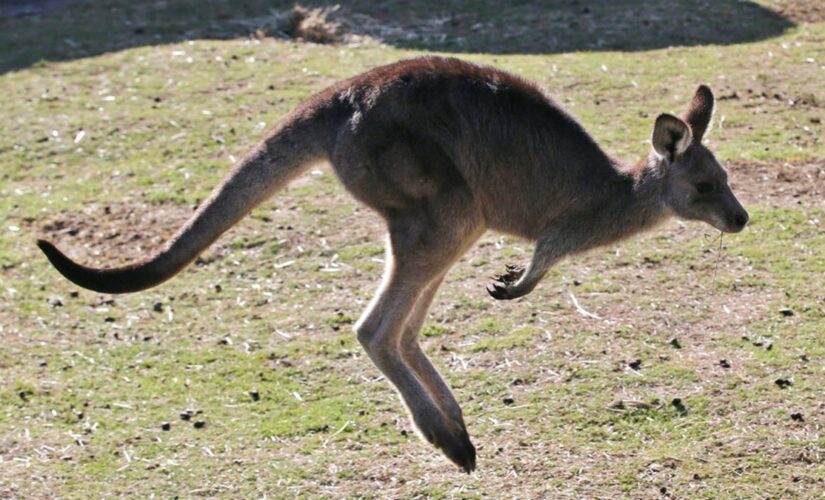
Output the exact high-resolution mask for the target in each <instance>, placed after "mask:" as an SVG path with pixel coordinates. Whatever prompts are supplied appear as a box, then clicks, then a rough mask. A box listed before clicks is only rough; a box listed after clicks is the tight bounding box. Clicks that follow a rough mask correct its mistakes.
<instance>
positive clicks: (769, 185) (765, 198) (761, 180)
mask: <svg viewBox="0 0 825 500" xmlns="http://www.w3.org/2000/svg"><path fill="white" fill-rule="evenodd" d="M728 167H729V169H730V172H731V186H732V188H733V191H734V193H736V195H737V197H739V198H740V199H741V200H742V202H743V203H755V204H760V205H768V206H793V205H798V204H801V203H805V204H810V205H819V206H822V207H825V158H819V159H817V160H813V161H810V162H804V163H782V164H776V163H761V162H741V161H734V162H731V163H730V164H729V165H728Z"/></svg>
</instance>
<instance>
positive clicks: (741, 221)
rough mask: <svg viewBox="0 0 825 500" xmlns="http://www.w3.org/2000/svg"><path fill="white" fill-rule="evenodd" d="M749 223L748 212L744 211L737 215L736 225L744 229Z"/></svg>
mask: <svg viewBox="0 0 825 500" xmlns="http://www.w3.org/2000/svg"><path fill="white" fill-rule="evenodd" d="M747 223H748V213H747V212H742V213H740V214H738V215H737V216H736V226H737V227H739V228H740V229H742V228H743V227H745V224H747Z"/></svg>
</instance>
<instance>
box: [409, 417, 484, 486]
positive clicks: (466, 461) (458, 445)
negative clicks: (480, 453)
mask: <svg viewBox="0 0 825 500" xmlns="http://www.w3.org/2000/svg"><path fill="white" fill-rule="evenodd" d="M445 424H446V425H445ZM421 432H422V434H423V435H424V437H425V438H426V439H427V441H429V442H430V443H432V444H433V445H434V446H435V447H436V448H438V449H440V450H441V451H442V452H443V453H444V455H446V456H447V458H449V459H450V461H452V462H453V463H454V464H456V465H458V466H459V467H461V468H462V469H464V472H466V473H467V474H469V473H471V472H473V470H475V468H476V448H475V446H473V443H472V442H471V441H470V435H469V434H467V428H466V427H464V424H463V423H460V422H457V421H455V420H452V419H445V420H442V421H441V422H438V423H437V424H435V425H431V426H430V427H429V428H428V429H421Z"/></svg>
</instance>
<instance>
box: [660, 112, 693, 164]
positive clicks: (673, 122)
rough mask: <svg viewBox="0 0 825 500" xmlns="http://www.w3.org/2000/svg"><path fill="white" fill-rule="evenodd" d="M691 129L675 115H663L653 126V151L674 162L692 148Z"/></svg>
mask: <svg viewBox="0 0 825 500" xmlns="http://www.w3.org/2000/svg"><path fill="white" fill-rule="evenodd" d="M691 137H692V136H691V132H690V127H688V125H687V123H685V122H683V121H682V120H680V119H678V118H676V117H675V116H673V115H669V114H667V113H663V114H661V115H659V117H658V118H656V124H655V125H654V126H653V138H652V140H651V142H652V143H653V149H654V150H655V151H656V153H657V154H659V155H660V156H663V157H665V158H667V159H668V161H671V162H672V161H673V160H675V159H676V157H677V156H679V155H680V154H682V153H684V152H685V150H686V149H687V148H688V146H690V141H691Z"/></svg>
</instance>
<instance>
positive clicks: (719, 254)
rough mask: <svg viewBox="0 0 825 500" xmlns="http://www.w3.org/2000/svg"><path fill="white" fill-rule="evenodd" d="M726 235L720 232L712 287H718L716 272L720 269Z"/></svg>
mask: <svg viewBox="0 0 825 500" xmlns="http://www.w3.org/2000/svg"><path fill="white" fill-rule="evenodd" d="M724 236H725V233H723V232H722V231H719V250H717V251H716V263H715V264H714V265H713V279H712V282H711V285H716V270H717V269H719V262H720V261H721V260H722V238H723V237H724Z"/></svg>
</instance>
